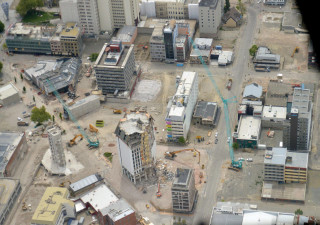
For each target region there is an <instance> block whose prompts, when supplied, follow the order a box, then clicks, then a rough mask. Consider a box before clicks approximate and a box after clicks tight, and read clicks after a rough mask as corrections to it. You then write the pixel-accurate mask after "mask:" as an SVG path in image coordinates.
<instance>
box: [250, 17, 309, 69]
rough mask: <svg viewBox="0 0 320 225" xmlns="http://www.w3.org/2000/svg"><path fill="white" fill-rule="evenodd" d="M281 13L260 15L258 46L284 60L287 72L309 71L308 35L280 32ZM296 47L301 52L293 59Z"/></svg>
mask: <svg viewBox="0 0 320 225" xmlns="http://www.w3.org/2000/svg"><path fill="white" fill-rule="evenodd" d="M281 15H282V14H281V13H262V14H260V15H259V21H261V22H260V30H259V32H258V33H257V34H256V36H255V44H256V45H257V46H267V47H268V48H270V50H271V52H273V53H274V54H279V55H280V56H281V57H283V58H284V67H283V69H285V70H289V71H291V70H298V71H301V72H304V71H307V70H308V34H289V33H285V32H283V31H280V23H281ZM295 47H299V52H298V53H296V54H294V57H291V55H292V53H293V50H294V49H295Z"/></svg>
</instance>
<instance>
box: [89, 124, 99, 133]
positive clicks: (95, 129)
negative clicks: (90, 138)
mask: <svg viewBox="0 0 320 225" xmlns="http://www.w3.org/2000/svg"><path fill="white" fill-rule="evenodd" d="M89 130H90V132H94V133H98V132H99V130H98V129H97V128H95V127H94V126H93V125H92V124H89Z"/></svg>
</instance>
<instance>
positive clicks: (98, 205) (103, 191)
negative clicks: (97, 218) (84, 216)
mask: <svg viewBox="0 0 320 225" xmlns="http://www.w3.org/2000/svg"><path fill="white" fill-rule="evenodd" d="M80 199H81V201H82V202H83V203H84V204H87V203H89V204H90V205H91V206H92V207H93V208H94V210H95V211H96V212H98V211H99V210H100V211H101V210H102V209H104V208H106V207H108V206H109V205H110V204H112V203H114V202H116V201H118V200H119V198H118V197H117V196H116V195H115V194H114V193H113V192H112V191H111V190H110V189H109V188H108V187H107V185H105V184H100V185H99V186H97V187H95V188H94V189H92V190H91V191H89V192H87V193H86V194H84V195H82V196H81V197H80Z"/></svg>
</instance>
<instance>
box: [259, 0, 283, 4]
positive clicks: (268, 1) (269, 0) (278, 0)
mask: <svg viewBox="0 0 320 225" xmlns="http://www.w3.org/2000/svg"><path fill="white" fill-rule="evenodd" d="M263 3H264V4H266V5H285V4H286V0H263Z"/></svg>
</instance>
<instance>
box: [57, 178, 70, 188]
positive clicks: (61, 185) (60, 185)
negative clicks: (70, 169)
mask: <svg viewBox="0 0 320 225" xmlns="http://www.w3.org/2000/svg"><path fill="white" fill-rule="evenodd" d="M66 183H69V184H71V181H70V180H67V181H65V182H61V183H60V184H59V187H64V186H65V184H66Z"/></svg>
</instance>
